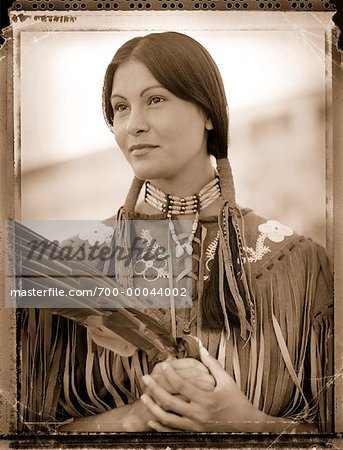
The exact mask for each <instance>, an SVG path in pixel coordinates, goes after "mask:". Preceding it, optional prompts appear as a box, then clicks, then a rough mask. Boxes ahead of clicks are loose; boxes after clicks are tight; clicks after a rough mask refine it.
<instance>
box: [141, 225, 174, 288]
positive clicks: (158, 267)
mask: <svg viewBox="0 0 343 450" xmlns="http://www.w3.org/2000/svg"><path fill="white" fill-rule="evenodd" d="M141 238H142V240H143V243H144V245H145V247H146V251H144V252H143V253H142V254H141V255H140V258H139V259H138V260H137V261H136V262H135V264H134V266H133V270H134V272H135V274H136V275H141V276H143V278H144V280H145V281H149V282H153V281H156V280H157V279H158V278H166V277H168V271H167V270H166V267H167V259H166V257H167V256H168V255H167V253H166V252H162V253H160V252H159V254H158V255H156V257H153V258H152V256H153V255H155V253H156V250H157V249H160V248H161V246H160V245H159V243H158V242H157V241H156V240H155V239H153V237H152V236H151V233H150V231H149V230H142V231H141ZM147 255H149V257H147ZM144 257H146V258H144Z"/></svg>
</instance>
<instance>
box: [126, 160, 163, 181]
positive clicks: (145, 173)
mask: <svg viewBox="0 0 343 450" xmlns="http://www.w3.org/2000/svg"><path fill="white" fill-rule="evenodd" d="M131 167H132V170H133V171H134V173H135V175H136V177H137V178H139V179H140V180H156V179H159V178H169V177H170V176H171V175H172V173H171V171H168V170H166V168H164V169H162V167H161V164H158V165H157V164H156V165H155V164H151V162H150V163H149V162H147V164H144V163H139V164H132V165H131Z"/></svg>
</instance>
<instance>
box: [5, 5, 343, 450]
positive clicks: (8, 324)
mask: <svg viewBox="0 0 343 450" xmlns="http://www.w3.org/2000/svg"><path fill="white" fill-rule="evenodd" d="M52 3H56V4H57V3H59V1H58V0H52ZM70 3H72V2H70ZM88 3H91V2H88ZM151 3H153V4H155V3H156V4H158V2H157V1H156V2H153V1H152V2H151ZM280 3H285V4H286V2H280ZM152 9H153V10H155V8H154V7H153V8H152ZM187 9H188V10H189V8H187ZM187 9H186V10H187ZM56 10H57V9H56ZM87 10H91V9H88V8H87ZM281 10H283V8H282V9H281ZM31 14H32V12H30V15H31ZM47 14H48V12H47ZM68 16H69V18H71V17H70V13H68ZM42 17H44V16H37V17H36V18H37V19H38V21H41V18H42ZM6 46H7V50H6V63H7V64H6V68H5V69H4V64H3V61H2V63H1V68H0V70H1V74H3V72H4V71H6V70H7V73H8V74H9V75H11V73H12V67H13V58H12V42H11V39H9V40H8V41H7V42H6ZM6 46H5V48H6ZM332 55H333V57H334V58H335V60H336V62H337V63H336V65H335V68H334V73H335V77H333V80H335V82H334V83H333V93H332V98H333V99H334V102H333V116H334V122H333V125H334V127H333V131H332V133H333V173H334V181H333V185H334V187H333V189H334V190H335V191H336V197H335V202H336V201H337V203H335V208H334V209H335V217H334V224H333V227H334V229H335V230H336V233H335V238H337V241H335V250H337V248H338V250H337V251H336V252H335V267H336V268H337V267H341V264H342V260H343V258H342V252H343V239H342V238H341V237H340V234H341V233H340V234H339V230H341V229H343V218H342V217H341V216H342V214H341V212H342V211H343V208H342V205H343V201H342V199H343V189H342V184H341V182H340V181H339V180H340V174H341V173H342V172H339V169H343V163H342V159H343V158H342V155H340V153H341V152H339V149H341V148H342V142H343V139H342V131H340V130H339V128H341V127H339V126H338V125H339V123H342V122H340V120H342V119H343V114H342V69H341V66H339V65H338V64H339V62H338V61H339V58H341V54H340V53H339V52H338V51H337V49H335V48H334V49H333V51H332ZM1 79H2V80H4V79H5V80H6V77H1ZM12 88H13V79H11V77H8V83H7V84H6V83H5V82H4V81H3V83H2V85H1V104H2V105H1V106H2V108H1V113H0V121H1V124H0V130H1V141H0V144H1V146H0V150H1V156H0V157H1V163H2V164H1V167H2V169H1V170H3V167H5V169H6V173H5V176H2V177H1V180H2V184H0V186H1V193H2V194H1V195H0V206H4V208H2V211H4V212H5V213H4V214H3V215H2V216H1V219H2V220H1V226H2V230H1V231H2V240H1V241H0V243H1V254H0V257H1V258H0V268H1V267H3V265H4V247H5V243H4V239H3V230H4V227H3V226H4V217H5V216H6V215H7V216H10V217H14V216H15V212H16V210H17V214H18V211H19V210H18V208H17V207H16V206H17V205H18V204H19V203H20V196H19V190H20V186H19V181H18V180H17V182H16V180H15V176H14V172H15V171H14V164H16V165H17V167H18V166H20V156H19V155H18V154H17V155H16V158H13V155H14V154H15V153H17V152H16V151H15V149H14V146H13V141H14V131H13V120H12V118H13V108H12V105H13V89H12ZM3 93H5V95H3ZM4 101H6V103H5V104H4ZM5 116H6V117H5ZM17 119H18V116H17ZM4 125H7V129H6V127H5V128H4ZM4 136H5V138H4ZM327 158H328V159H327V162H328V165H330V157H329V156H328V157H327ZM14 159H15V160H14ZM11 160H12V165H11ZM1 175H3V173H1ZM328 181H329V182H328V184H329V185H330V179H329V180H328ZM327 228H331V226H330V223H328V227H327ZM337 245H338V247H337ZM3 273H4V272H3ZM337 273H338V271H337V270H336V280H335V282H336V286H335V288H336V289H338V292H340V293H342V294H343V289H342V278H341V277H340V276H339V273H338V276H337ZM1 281H2V280H1ZM0 289H1V293H2V294H4V286H3V285H0ZM338 292H337V291H336V294H338ZM335 312H336V314H335V321H336V322H335V323H336V324H337V325H338V324H341V323H343V320H342V319H343V314H342V308H340V310H339V311H335ZM15 321H16V319H15V312H13V310H8V309H7V310H6V309H5V308H4V306H3V305H1V307H0V325H1V329H0V337H1V342H7V343H8V345H6V347H5V348H4V346H3V345H2V347H1V352H0V388H1V389H2V392H3V391H4V392H5V394H6V397H7V401H5V402H4V401H2V402H1V403H0V431H1V433H2V434H4V435H8V434H12V435H13V434H14V433H15V430H16V429H17V423H16V421H17V419H16V406H15V405H16V374H17V365H16V359H15V357H14V356H13V355H15V353H16V328H15ZM335 344H336V348H337V345H339V344H338V342H337V339H336V342H335ZM17 351H18V349H17ZM340 355H341V353H340V354H339V355H338V354H336V364H338V363H340ZM339 367H340V366H339ZM340 384H341V383H340ZM339 388H340V392H339V396H338V398H339V400H338V401H337V398H336V405H335V406H336V413H339V414H340V417H339V419H338V422H337V418H336V424H339V426H341V425H342V411H343V401H342V392H341V391H342V386H339ZM337 393H338V392H337V386H336V394H337ZM5 400H6V399H5ZM342 431H343V430H342ZM176 435H177V436H178V438H176ZM83 436H84V437H83ZM83 436H81V435H78V436H69V437H68V438H65V439H63V436H61V438H62V439H60V438H58V439H57V438H56V440H53V438H52V437H51V436H50V437H48V438H49V439H48V440H46V441H43V440H42V438H43V436H40V444H39V448H42V447H46V448H57V447H56V446H55V445H59V444H60V445H61V447H59V448H62V446H63V448H68V447H69V445H68V443H72V442H73V444H74V445H73V448H74V449H75V448H84V446H83V444H84V442H87V441H88V443H90V442H92V443H93V446H94V447H92V448H105V447H102V445H105V446H106V448H109V446H111V445H113V448H114V446H115V447H116V448H140V445H142V444H143V443H144V447H142V448H146V446H148V447H154V448H168V445H167V443H168V444H170V445H172V447H174V448H175V446H177V448H197V447H194V445H192V444H191V442H190V440H193V436H189V439H188V436H187V440H182V439H180V438H181V437H182V436H181V434H177V433H176V434H175V435H174V436H175V437H174V439H173V435H172V436H170V435H169V436H165V439H164V438H159V439H153V437H152V436H150V437H149V436H147V435H144V434H142V435H139V434H136V433H133V434H132V435H131V436H130V437H129V436H127V439H125V436H123V435H122V434H120V433H118V434H114V435H113V434H112V435H109V434H108V433H104V434H103V437H104V438H105V437H106V439H105V440H106V441H107V442H106V443H105V442H103V444H102V443H101V438H100V439H99V442H98V443H97V442H96V441H93V439H92V440H90V438H91V436H88V435H83ZM87 436H88V439H87ZM110 436H111V437H115V436H117V437H118V440H117V443H115V442H113V441H112V444H111V443H110V442H108V438H109V437H110ZM221 436H222V439H221V442H218V440H217V438H216V437H215V436H214V435H207V436H206V439H205V440H204V439H200V437H201V438H203V437H204V436H203V435H201V436H197V437H198V438H199V441H202V444H205V448H218V446H219V447H220V448H223V447H224V448H231V445H233V446H234V448H252V447H253V448H255V449H257V448H267V447H269V448H270V444H271V443H272V440H271V437H269V438H268V436H267V435H265V436H264V437H263V439H264V440H265V443H263V442H261V440H260V439H257V440H256V439H252V438H251V436H248V435H245V436H243V437H242V436H240V437H238V439H236V438H235V439H231V441H232V442H231V445H230V438H227V435H221ZM13 437H14V436H13ZM18 437H19V436H18ZM194 437H195V436H194ZM80 438H81V440H82V439H85V441H84V442H82V441H81V440H80ZM308 438H309V439H311V441H312V442H307V443H305V442H304V439H303V438H302V439H300V440H299V442H296V438H291V441H292V440H293V442H289V443H288V445H291V446H287V447H285V444H286V442H283V445H282V447H283V448H297V449H300V448H310V446H311V447H312V446H313V445H316V448H317V449H319V448H327V446H330V447H333V448H335V447H336V448H343V447H341V445H340V442H338V440H337V439H335V438H333V439H332V438H329V437H328V438H325V437H324V436H323V438H322V439H319V440H318V439H317V438H315V437H312V436H309V437H308ZM111 440H112V439H111ZM123 441H124V444H123ZM149 441H150V442H149ZM153 441H154V442H153ZM199 441H198V443H199V444H200V442H199ZM243 441H245V442H243ZM5 442H6V446H7V443H8V445H10V441H3V442H2V443H1V442H0V445H1V444H5ZM57 442H58V443H59V444H58V443H57ZM77 442H79V443H80V447H75V444H76V445H77ZM125 442H126V443H125ZM16 444H17V445H16ZM32 444H33V446H32V445H30V443H29V441H25V440H24V441H22V446H21V444H20V441H12V445H11V447H12V446H15V447H17V448H38V447H35V445H36V444H34V443H32ZM183 444H186V445H187V447H185V446H184V445H183ZM213 444H214V445H213ZM216 444H217V445H216ZM318 444H319V447H318ZM237 445H238V447H237ZM261 445H262V446H261ZM286 445H287V444H286ZM322 446H323V447H322ZM1 448H4V447H3V446H2V445H1ZM87 448H89V447H87ZM199 448H200V446H199ZM201 448H204V446H203V445H201Z"/></svg>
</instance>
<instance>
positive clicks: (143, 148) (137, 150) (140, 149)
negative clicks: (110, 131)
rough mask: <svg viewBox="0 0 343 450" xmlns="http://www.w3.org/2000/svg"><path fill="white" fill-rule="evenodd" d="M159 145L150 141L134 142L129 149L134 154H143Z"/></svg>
mask: <svg viewBox="0 0 343 450" xmlns="http://www.w3.org/2000/svg"><path fill="white" fill-rule="evenodd" d="M157 147H158V145H152V144H148V143H145V142H144V143H141V144H134V145H131V146H130V147H129V151H130V152H131V154H132V155H133V156H141V155H145V154H146V153H149V152H150V151H151V150H153V149H154V148H157Z"/></svg>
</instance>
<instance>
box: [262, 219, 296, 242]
mask: <svg viewBox="0 0 343 450" xmlns="http://www.w3.org/2000/svg"><path fill="white" fill-rule="evenodd" d="M258 231H259V232H260V233H263V234H266V235H267V237H268V239H270V240H271V241H273V242H282V241H283V240H284V239H285V236H292V234H293V230H292V229H291V228H289V227H286V226H285V225H282V223H280V222H278V221H277V220H267V222H266V223H262V224H261V225H259V226H258Z"/></svg>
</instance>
